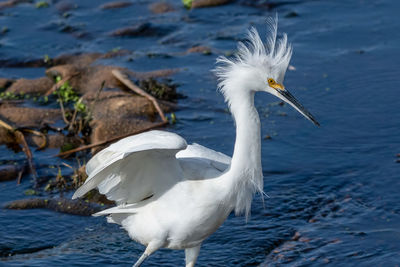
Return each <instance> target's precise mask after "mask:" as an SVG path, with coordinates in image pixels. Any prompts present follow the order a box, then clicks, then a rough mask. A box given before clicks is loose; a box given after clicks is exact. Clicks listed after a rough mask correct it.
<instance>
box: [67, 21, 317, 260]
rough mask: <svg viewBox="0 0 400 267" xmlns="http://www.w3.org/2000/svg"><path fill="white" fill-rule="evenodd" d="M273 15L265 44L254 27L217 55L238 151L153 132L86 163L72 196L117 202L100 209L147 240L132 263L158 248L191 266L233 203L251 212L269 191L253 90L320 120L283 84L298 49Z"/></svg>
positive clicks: (233, 207)
mask: <svg viewBox="0 0 400 267" xmlns="http://www.w3.org/2000/svg"><path fill="white" fill-rule="evenodd" d="M268 22H269V27H268V29H269V37H268V39H267V42H266V44H265V45H264V44H263V43H262V41H261V39H260V37H259V35H258V33H257V31H256V30H255V29H254V28H252V29H250V30H249V32H248V42H247V43H246V44H244V43H242V42H239V44H238V51H237V54H236V56H235V57H233V58H232V59H228V58H226V57H219V58H218V59H217V63H218V67H217V68H216V69H215V70H214V71H215V73H216V75H217V77H218V78H219V84H218V87H219V89H220V91H221V92H222V93H223V95H224V97H225V100H226V102H227V103H228V105H229V108H230V111H231V113H232V115H233V118H234V120H235V123H236V141H235V147H234V152H233V156H232V158H230V157H228V156H226V155H224V154H222V153H220V152H216V151H214V150H211V149H208V148H206V147H203V146H201V145H198V144H192V145H187V143H186V141H185V140H184V139H183V138H182V137H180V136H179V135H177V134H174V133H170V132H165V131H150V132H146V133H142V134H138V135H135V136H130V137H127V138H125V139H122V140H120V141H118V142H117V143H115V144H112V145H110V146H109V147H107V148H105V149H104V150H102V151H100V152H99V153H98V154H96V155H95V156H94V157H93V158H92V159H91V160H90V161H89V162H88V163H87V165H86V171H87V174H88V178H87V180H86V181H85V183H84V184H83V185H82V186H81V187H80V188H79V189H78V190H77V191H76V192H75V194H74V195H73V198H77V197H81V196H83V195H84V194H85V193H87V192H88V191H90V190H92V189H93V188H98V190H99V192H100V193H101V194H105V195H106V197H107V198H108V199H110V200H113V201H115V202H116V204H117V206H116V207H113V208H110V209H106V210H104V211H101V212H98V213H96V214H95V215H108V217H107V219H108V222H110V223H117V224H120V225H122V227H123V228H124V229H125V230H126V231H127V232H128V233H129V236H130V237H131V238H132V239H134V240H136V241H137V242H139V243H141V244H143V245H144V246H146V249H145V251H144V253H143V254H142V255H141V257H140V258H139V259H138V261H137V262H136V263H135V265H134V266H139V265H140V264H141V263H142V262H143V261H144V260H145V259H146V258H147V257H148V256H149V255H150V254H152V253H153V252H155V251H156V250H158V249H159V248H170V249H184V250H185V258H186V266H187V267H189V266H194V264H195V262H196V259H197V256H198V255H199V251H200V246H201V243H202V242H203V241H204V240H205V239H206V238H207V237H208V236H209V235H211V234H212V233H213V232H214V231H215V230H217V229H218V227H219V226H220V225H221V224H222V223H223V222H224V221H225V219H226V218H227V216H228V215H229V214H230V213H231V212H232V211H233V210H235V213H236V214H241V213H245V214H246V216H247V215H248V214H249V211H250V206H251V201H252V198H253V195H254V193H256V192H257V191H258V192H262V190H263V174H262V166H261V139H260V138H261V136H260V119H259V116H258V113H257V110H256V108H255V107H254V95H255V92H268V93H270V94H272V95H275V96H277V97H278V98H280V99H282V100H283V101H285V102H287V103H289V104H290V105H292V106H293V107H294V108H295V109H296V110H297V111H299V112H300V113H301V114H302V115H304V116H305V117H306V118H307V119H309V120H311V121H312V122H313V123H314V124H316V125H319V124H318V122H317V121H316V120H315V119H314V117H313V116H312V115H311V114H310V113H309V112H308V111H307V110H306V109H305V108H304V107H303V106H302V105H301V104H300V103H299V102H298V101H297V100H296V99H295V98H294V97H293V96H292V95H291V94H290V93H289V91H287V90H286V88H285V87H284V86H283V78H284V75H285V72H286V69H287V67H288V64H289V61H290V58H291V55H292V48H291V46H290V45H289V44H288V43H287V37H286V35H285V34H284V35H283V36H282V38H279V39H277V19H270V20H269V21H268Z"/></svg>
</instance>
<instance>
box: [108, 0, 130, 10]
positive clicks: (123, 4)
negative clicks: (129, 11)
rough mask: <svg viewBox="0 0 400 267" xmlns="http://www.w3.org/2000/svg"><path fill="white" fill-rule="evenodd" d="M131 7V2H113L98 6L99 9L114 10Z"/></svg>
mask: <svg viewBox="0 0 400 267" xmlns="http://www.w3.org/2000/svg"><path fill="white" fill-rule="evenodd" d="M130 5H132V3H131V2H127V1H115V2H111V3H107V4H104V5H102V6H100V8H101V9H114V8H123V7H128V6H130Z"/></svg>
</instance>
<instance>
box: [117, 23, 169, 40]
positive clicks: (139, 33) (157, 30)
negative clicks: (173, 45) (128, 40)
mask: <svg viewBox="0 0 400 267" xmlns="http://www.w3.org/2000/svg"><path fill="white" fill-rule="evenodd" d="M173 30H174V28H173V27H165V26H156V25H153V24H152V23H149V22H146V23H140V24H137V25H134V26H130V27H125V28H122V29H117V30H115V31H114V32H112V33H111V36H115V37H143V36H153V37H159V36H164V35H167V34H168V33H170V32H171V31H173Z"/></svg>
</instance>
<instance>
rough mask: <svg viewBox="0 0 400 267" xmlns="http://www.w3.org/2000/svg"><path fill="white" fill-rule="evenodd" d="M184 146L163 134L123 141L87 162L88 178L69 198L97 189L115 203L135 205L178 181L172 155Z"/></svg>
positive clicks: (179, 175)
mask: <svg viewBox="0 0 400 267" xmlns="http://www.w3.org/2000/svg"><path fill="white" fill-rule="evenodd" d="M186 147H187V144H186V141H185V140H184V139H183V138H182V137H180V136H179V135H177V134H174V133H169V132H165V131H150V132H146V133H142V134H138V135H134V136H130V137H127V138H124V139H122V140H120V141H118V142H116V143H114V144H112V145H110V146H109V147H107V148H105V149H104V150H102V151H100V152H99V153H97V154H96V155H95V156H94V157H93V158H92V159H91V160H90V161H89V162H88V163H87V165H86V172H87V174H88V178H87V179H86V181H85V183H84V184H83V185H82V186H81V187H80V188H78V190H77V191H76V192H75V194H74V195H73V197H72V198H73V199H74V198H78V197H81V196H83V195H84V194H86V193H87V192H89V191H90V190H92V189H94V188H96V187H97V188H98V189H99V192H100V193H102V194H105V195H106V197H107V198H108V199H110V200H114V201H116V202H117V204H121V203H136V202H138V201H140V200H142V199H144V198H146V197H148V196H149V195H151V194H154V193H155V192H159V191H160V190H165V188H166V187H167V186H169V184H170V183H173V182H176V181H177V180H179V179H182V177H183V176H182V170H181V167H180V165H179V163H178V161H177V159H176V157H175V155H176V153H177V152H178V151H180V150H182V149H185V148H186ZM165 170H168V172H166V171H165ZM160 180H161V181H160Z"/></svg>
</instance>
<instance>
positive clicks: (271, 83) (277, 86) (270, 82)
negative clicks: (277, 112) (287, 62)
mask: <svg viewBox="0 0 400 267" xmlns="http://www.w3.org/2000/svg"><path fill="white" fill-rule="evenodd" d="M268 85H269V86H270V87H272V88H274V89H276V90H285V87H284V86H283V85H282V84H280V83H277V82H276V81H275V80H274V79H272V78H268Z"/></svg>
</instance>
